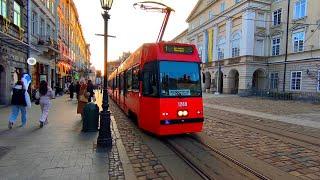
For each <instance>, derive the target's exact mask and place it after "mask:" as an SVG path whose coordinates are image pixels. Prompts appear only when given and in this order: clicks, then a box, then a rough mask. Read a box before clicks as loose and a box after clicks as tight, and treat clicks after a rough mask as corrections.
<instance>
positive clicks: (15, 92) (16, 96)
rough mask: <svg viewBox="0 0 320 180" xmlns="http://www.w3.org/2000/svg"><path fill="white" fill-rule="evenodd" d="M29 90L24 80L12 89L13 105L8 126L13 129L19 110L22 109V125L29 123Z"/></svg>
mask: <svg viewBox="0 0 320 180" xmlns="http://www.w3.org/2000/svg"><path fill="white" fill-rule="evenodd" d="M26 93H28V92H27V90H26V89H25V88H24V85H23V82H22V81H18V82H17V83H16V84H15V86H14V87H13V89H12V98H11V105H12V110H11V114H10V116H9V123H8V128H9V129H12V127H13V125H14V123H15V122H16V120H17V117H18V115H19V111H21V126H20V127H24V126H25V125H26V123H27V110H26V107H27V101H26Z"/></svg>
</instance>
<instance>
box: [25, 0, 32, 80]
mask: <svg viewBox="0 0 320 180" xmlns="http://www.w3.org/2000/svg"><path fill="white" fill-rule="evenodd" d="M30 17H31V0H28V2H27V27H28V28H27V31H28V32H27V42H28V52H27V59H28V58H30V55H31V49H30V46H31V18H30ZM26 66H27V73H28V74H29V73H30V66H29V64H28V63H27V62H26Z"/></svg>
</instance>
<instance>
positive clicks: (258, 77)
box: [177, 0, 320, 95]
mask: <svg viewBox="0 0 320 180" xmlns="http://www.w3.org/2000/svg"><path fill="white" fill-rule="evenodd" d="M287 6H288V1H287V0H199V1H198V3H197V4H196V6H195V7H194V9H193V10H192V12H191V13H190V15H189V17H188V18H187V22H188V23H189V28H188V30H187V33H186V35H185V37H181V35H179V36H177V40H180V39H183V38H186V39H187V40H188V41H187V42H189V43H193V44H195V45H196V46H197V48H198V50H199V52H200V56H201V59H202V62H203V64H202V73H203V74H202V81H203V90H206V91H208V92H220V93H234V94H237V93H250V92H253V91H283V90H285V91H287V92H288V91H290V92H293V93H296V94H300V95H301V94H305V93H308V95H310V94H312V95H317V93H318V92H319V91H320V83H319V75H320V74H319V73H320V61H319V60H320V43H319V40H320V39H319V38H320V32H319V26H320V25H319V24H320V19H319V17H320V12H319V11H317V9H316V8H317V7H319V6H320V1H316V0H291V5H290V16H289V20H288V21H287V12H288V9H287ZM287 22H288V24H289V28H288V32H289V33H288V40H287V38H286V37H287V33H286V30H287V26H286V25H287ZM286 42H288V46H287V47H288V48H287V50H288V51H287V52H288V55H287V56H286V55H285V54H286V53H285V52H286ZM283 87H284V89H283Z"/></svg>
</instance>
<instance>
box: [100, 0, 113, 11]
mask: <svg viewBox="0 0 320 180" xmlns="http://www.w3.org/2000/svg"><path fill="white" fill-rule="evenodd" d="M100 2H101V7H102V9H104V10H106V11H109V10H110V9H111V7H112V3H113V0H100Z"/></svg>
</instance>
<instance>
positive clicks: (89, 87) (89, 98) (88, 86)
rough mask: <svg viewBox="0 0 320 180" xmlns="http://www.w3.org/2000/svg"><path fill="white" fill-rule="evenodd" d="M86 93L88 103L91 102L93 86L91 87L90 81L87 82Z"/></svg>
mask: <svg viewBox="0 0 320 180" xmlns="http://www.w3.org/2000/svg"><path fill="white" fill-rule="evenodd" d="M87 92H88V93H89V97H88V102H91V101H92V98H93V96H94V86H93V84H92V81H91V80H90V79H89V80H88V85H87Z"/></svg>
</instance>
